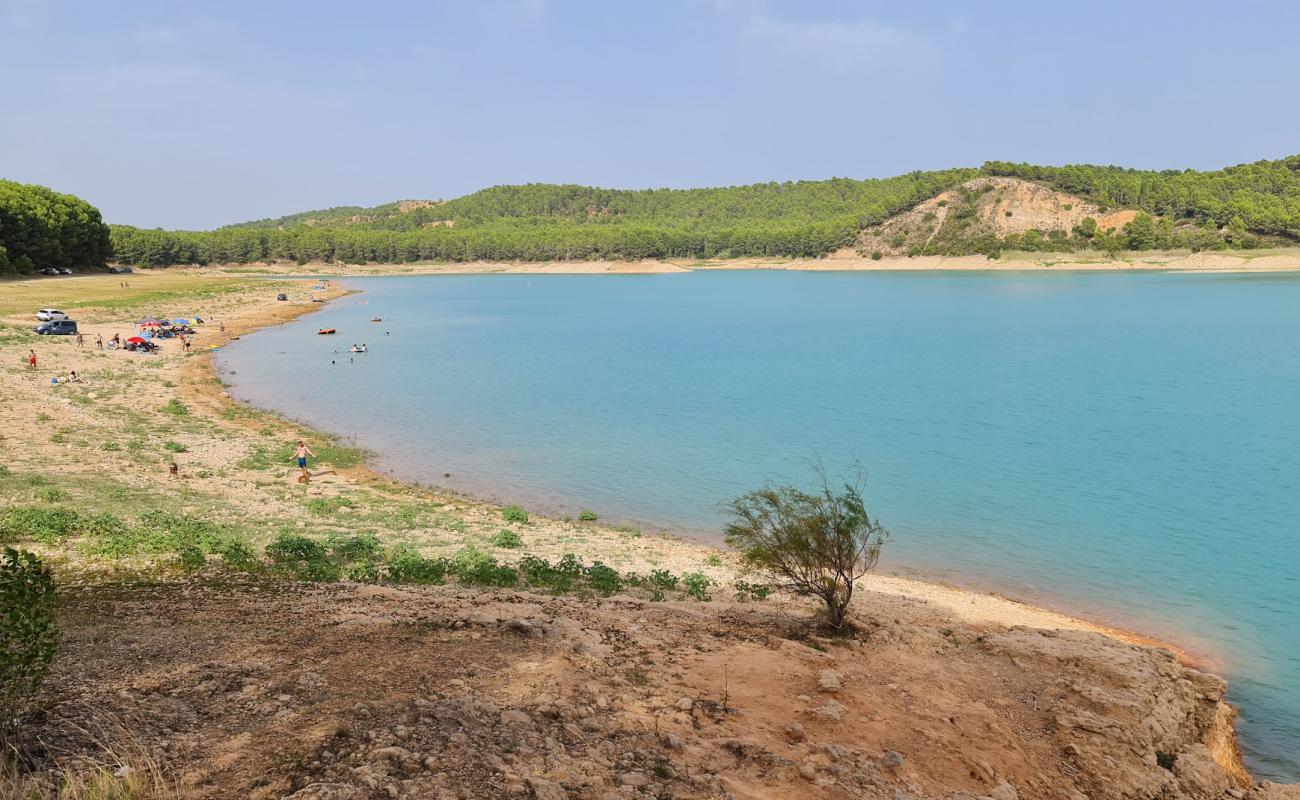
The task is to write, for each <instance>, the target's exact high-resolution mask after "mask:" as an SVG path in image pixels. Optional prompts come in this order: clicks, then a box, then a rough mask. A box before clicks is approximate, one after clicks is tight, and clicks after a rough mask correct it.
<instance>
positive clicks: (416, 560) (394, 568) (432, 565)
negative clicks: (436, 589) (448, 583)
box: [387, 547, 449, 583]
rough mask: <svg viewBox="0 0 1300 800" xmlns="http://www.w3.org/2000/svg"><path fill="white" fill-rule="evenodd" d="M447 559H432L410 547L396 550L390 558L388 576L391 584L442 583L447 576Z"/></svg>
mask: <svg viewBox="0 0 1300 800" xmlns="http://www.w3.org/2000/svg"><path fill="white" fill-rule="evenodd" d="M448 566H449V565H448V563H447V561H446V559H441V558H437V559H431V558H425V557H424V556H422V555H420V554H419V553H417V552H416V551H415V550H412V549H411V548H408V547H402V548H398V549H396V550H394V551H393V552H392V553H391V554H389V556H388V575H387V578H388V580H389V582H391V583H442V582H443V581H444V580H445V579H446V576H447V571H448Z"/></svg>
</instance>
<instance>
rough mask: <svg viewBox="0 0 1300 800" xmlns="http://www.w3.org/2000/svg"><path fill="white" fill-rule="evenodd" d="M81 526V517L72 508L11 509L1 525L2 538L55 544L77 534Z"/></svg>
mask: <svg viewBox="0 0 1300 800" xmlns="http://www.w3.org/2000/svg"><path fill="white" fill-rule="evenodd" d="M80 524H81V515H80V514H78V513H77V512H75V511H73V510H72V509H70V508H37V507H29V508H11V509H9V511H8V512H7V513H6V514H5V515H4V520H3V523H0V538H3V539H34V540H36V541H38V542H40V543H42V544H55V543H57V542H60V541H62V540H63V539H66V538H68V537H69V536H71V535H72V534H73V533H75V532H76V530H77V528H78V527H79V525H80Z"/></svg>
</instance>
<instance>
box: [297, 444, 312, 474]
mask: <svg viewBox="0 0 1300 800" xmlns="http://www.w3.org/2000/svg"><path fill="white" fill-rule="evenodd" d="M296 453H297V456H298V469H300V470H302V474H303V475H310V474H311V473H310V472H308V471H307V456H311V457H312V458H315V457H316V454H315V453H313V452H312V451H311V448H310V447H308V446H307V443H306V442H304V441H303V440H302V439H299V440H298V449H297V451H296Z"/></svg>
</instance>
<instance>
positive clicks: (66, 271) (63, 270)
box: [59, 267, 72, 275]
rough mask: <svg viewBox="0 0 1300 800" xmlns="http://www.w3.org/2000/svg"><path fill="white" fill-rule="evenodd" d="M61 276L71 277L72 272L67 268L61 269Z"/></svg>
mask: <svg viewBox="0 0 1300 800" xmlns="http://www.w3.org/2000/svg"><path fill="white" fill-rule="evenodd" d="M59 274H60V275H71V274H72V270H70V269H68V268H67V267H59Z"/></svg>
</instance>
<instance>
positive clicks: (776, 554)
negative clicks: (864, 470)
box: [725, 473, 888, 631]
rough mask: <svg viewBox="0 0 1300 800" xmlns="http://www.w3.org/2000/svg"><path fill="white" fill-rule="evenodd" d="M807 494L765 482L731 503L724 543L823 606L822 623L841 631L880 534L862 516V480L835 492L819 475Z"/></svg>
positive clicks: (872, 562) (864, 514) (882, 537)
mask: <svg viewBox="0 0 1300 800" xmlns="http://www.w3.org/2000/svg"><path fill="white" fill-rule="evenodd" d="M820 477H821V485H820V486H818V487H817V489H816V491H815V493H812V494H809V493H805V492H803V491H800V490H799V489H796V488H794V487H793V486H781V487H767V488H764V489H759V490H758V491H755V492H750V493H749V494H746V495H743V496H741V497H738V498H736V499H735V500H733V501H732V502H731V507H730V510H731V514H732V517H733V519H732V521H731V522H729V523H728V524H727V526H726V528H725V535H726V541H727V544H729V545H731V546H732V547H735V548H736V549H738V550H740V552H741V556H742V558H743V559H744V561H745V563H746V564H748V565H749V566H750V567H752V568H754V569H756V570H757V571H759V572H760V573H763V574H766V575H767V576H769V577H771V578H772V579H773V580H774V581H776V582H779V583H783V584H785V585H786V586H789V587H790V588H791V589H793V590H794V591H796V592H798V593H801V594H811V595H813V596H815V597H818V598H820V599H821V600H822V602H823V603H825V604H826V617H827V622H828V623H829V625H830V627H831V628H833V629H834V630H836V631H839V630H842V629H843V628H844V625H845V621H846V618H847V615H848V610H849V603H850V602H852V600H853V586H854V583H855V582H856V581H857V580H858V579H859V578H861V577H862V576H864V575H866V574H867V572H869V571H870V570H871V568H872V567H874V566H875V565H876V561H877V560H879V558H880V547H881V545H882V544H883V543H884V541H885V539H886V538H887V536H888V534H887V532H886V531H885V529H884V528H882V527H881V526H880V523H879V522H877V521H875V520H873V519H871V517H870V516H868V514H867V509H866V506H865V505H864V503H863V500H862V494H863V488H862V485H861V484H862V481H861V480H859V481H858V483H857V484H849V483H845V484H844V486H843V487H842V488H841V489H839V490H836V489H835V488H834V487H832V486H831V485H830V482H829V480H828V479H827V477H826V475H825V473H822V474H821V476H820Z"/></svg>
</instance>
